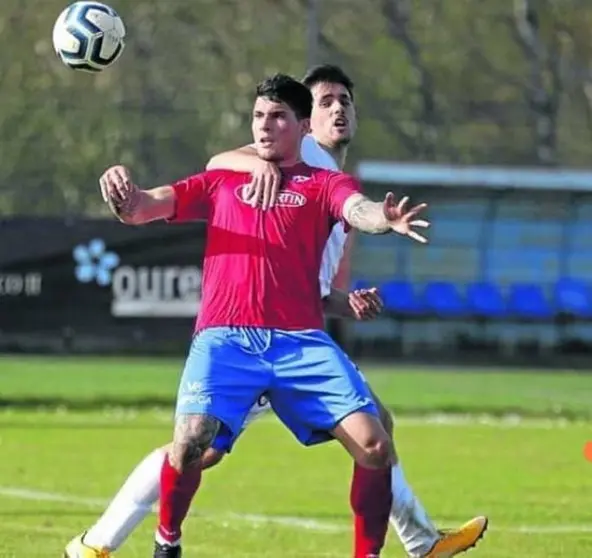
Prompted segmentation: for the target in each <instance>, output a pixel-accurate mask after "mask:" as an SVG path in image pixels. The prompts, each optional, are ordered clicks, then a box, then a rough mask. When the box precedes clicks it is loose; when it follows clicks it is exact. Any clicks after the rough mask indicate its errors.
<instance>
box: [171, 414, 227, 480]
mask: <svg viewBox="0 0 592 558" xmlns="http://www.w3.org/2000/svg"><path fill="white" fill-rule="evenodd" d="M219 427H220V422H219V421H218V420H217V419H216V418H214V417H211V416H208V415H180V416H179V417H178V418H177V421H176V424H175V434H174V437H173V447H172V450H171V452H170V454H169V460H170V462H171V465H172V466H173V467H175V469H177V470H178V471H183V470H186V469H188V468H191V467H195V466H197V465H200V464H201V458H202V456H203V455H204V453H205V452H206V450H207V449H208V448H209V447H210V445H211V443H212V441H213V440H214V437H215V436H216V433H217V432H218V429H219Z"/></svg>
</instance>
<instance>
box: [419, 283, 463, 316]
mask: <svg viewBox="0 0 592 558" xmlns="http://www.w3.org/2000/svg"><path fill="white" fill-rule="evenodd" d="M423 297H424V303H425V305H426V307H427V309H428V311H429V312H430V313H432V314H436V315H438V316H442V317H455V316H463V315H465V314H467V304H466V302H465V299H464V297H463V295H462V294H461V293H460V292H459V290H458V288H457V287H456V285H454V284H453V283H448V282H445V281H434V282H431V283H428V284H427V285H426V286H425V289H424V291H423Z"/></svg>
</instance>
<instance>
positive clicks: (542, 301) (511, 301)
mask: <svg viewBox="0 0 592 558" xmlns="http://www.w3.org/2000/svg"><path fill="white" fill-rule="evenodd" d="M508 308H509V310H510V313H511V314H512V315H514V316H516V317H518V318H528V319H549V318H551V317H553V315H554V312H553V308H552V307H551V304H550V302H549V301H548V300H547V298H546V297H545V293H544V292H543V288H542V287H541V286H540V285H534V284H530V283H516V284H514V285H511V286H510V291H509V293H508Z"/></svg>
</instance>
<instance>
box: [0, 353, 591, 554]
mask: <svg viewBox="0 0 592 558" xmlns="http://www.w3.org/2000/svg"><path fill="white" fill-rule="evenodd" d="M180 365H181V361H180V360H179V361H175V360H122V359H119V360H118V359H79V358H76V359H56V358H24V357H23V358H19V357H13V358H0V401H1V404H2V407H0V452H1V455H2V456H3V459H2V460H0V514H1V516H2V521H1V522H0V556H1V557H3V558H4V557H18V558H23V557H25V556H27V557H31V556H39V557H44V558H46V557H50V556H56V557H58V556H61V552H62V550H63V546H64V544H65V543H66V542H67V541H68V540H69V538H70V537H71V536H73V535H74V534H76V533H77V532H79V531H81V530H82V529H84V528H85V527H87V526H89V525H90V524H91V523H92V522H93V520H94V519H95V518H96V517H97V516H98V514H99V513H100V512H101V510H102V507H103V504H104V501H105V500H108V498H109V497H110V496H111V495H112V494H113V493H114V491H115V490H116V489H117V488H118V486H119V485H120V483H121V482H122V480H123V479H124V478H125V476H126V474H127V473H128V471H129V470H131V468H132V467H133V466H134V465H135V463H136V462H137V461H138V460H139V459H140V458H141V457H143V455H144V454H145V453H147V452H148V451H149V450H151V449H152V448H153V447H154V446H156V445H160V444H162V443H164V442H166V441H167V440H168V438H169V436H170V433H171V414H172V401H173V398H174V395H175V391H176V384H177V379H178V374H179V369H180ZM368 376H369V377H370V380H371V383H372V385H373V387H374V388H375V390H376V391H377V392H378V393H379V395H380V396H381V397H382V398H383V400H384V401H385V403H387V404H388V405H389V406H390V407H392V408H393V410H395V412H396V415H397V417H398V421H397V431H396V439H397V444H398V448H399V452H400V454H401V455H402V456H403V459H404V464H405V468H406V472H407V476H408V478H409V480H410V482H411V483H412V484H413V486H414V488H415V490H416V492H417V493H418V494H419V495H420V496H421V497H422V499H423V501H424V503H425V505H426V507H427V508H428V509H429V511H430V513H431V515H432V516H433V518H434V519H436V520H437V522H438V523H439V524H441V525H442V526H445V527H446V526H453V525H456V524H457V523H460V522H463V521H464V520H466V519H467V518H469V517H470V516H472V515H475V514H479V513H485V514H488V515H489V516H490V519H491V530H490V532H489V533H488V535H487V536H486V538H485V540H484V541H483V542H482V543H481V544H480V545H479V546H478V547H477V548H476V549H475V550H473V551H472V552H471V553H470V554H468V555H467V556H475V557H476V558H477V557H482V558H488V557H489V558H502V557H503V558H516V557H519V558H554V557H560V556H561V557H569V558H589V557H590V556H592V505H591V494H592V463H590V462H587V461H585V459H584V457H583V455H582V449H583V446H584V443H585V442H586V441H587V440H589V439H592V428H591V427H592V405H591V403H592V375H585V374H574V373H569V372H562V373H559V372H557V373H549V372H545V373H538V374H536V373H533V372H517V371H508V372H496V371H475V370H474V371H463V372H453V371H451V370H421V369H416V370H415V369H409V370H397V369H394V368H393V369H392V370H390V371H389V370H387V369H382V370H378V369H369V370H368ZM452 413H454V414H452ZM350 470H351V464H350V462H349V459H348V457H347V456H346V455H345V454H344V453H343V451H342V450H341V449H340V447H339V446H337V445H336V444H329V445H326V446H323V447H316V448H311V449H304V448H301V447H300V446H298V445H297V444H296V442H295V441H294V440H293V439H292V437H291V435H290V434H289V433H287V432H285V431H284V429H283V428H282V427H281V425H280V424H278V423H277V421H276V420H275V419H273V418H271V417H270V418H265V419H262V420H261V421H260V422H258V423H256V424H254V425H253V426H252V427H251V428H250V429H249V431H248V432H247V433H246V434H245V435H244V436H243V438H242V440H241V441H240V442H239V444H238V445H237V447H236V449H235V452H234V453H233V454H232V455H231V456H230V457H228V458H227V460H226V461H225V462H223V463H222V465H221V466H219V467H218V468H217V469H215V470H212V471H209V472H207V473H206V476H205V481H204V483H203V486H202V490H200V492H199V494H198V496H197V498H196V501H195V503H194V508H193V512H192V515H191V517H190V519H189V520H188V522H187V525H186V529H185V535H186V536H185V545H186V547H185V548H186V556H189V557H190V556H196V557H198V556H199V557H204V558H219V557H221V556H225V557H229V558H243V557H244V558H248V557H252V558H255V557H257V558H261V557H269V558H271V557H276V556H280V557H286V558H295V557H305V556H306V557H316V556H318V557H327V558H328V557H331V558H333V557H335V558H345V557H347V556H350V541H351V535H350V531H349V517H350V516H349V509H348V490H349V489H348V486H349V475H350ZM154 525H155V517H151V518H150V520H149V521H147V522H146V523H145V524H144V525H143V526H142V528H141V529H140V530H139V531H138V532H137V533H135V534H134V536H133V537H132V538H131V539H130V541H129V542H128V543H127V544H126V545H125V546H124V548H122V549H121V551H120V552H119V553H118V554H117V556H118V557H123V558H125V557H129V558H131V557H135V556H138V557H140V556H150V555H151V544H152V534H151V533H152V530H153V528H154ZM384 556H385V557H386V558H396V557H403V556H404V553H403V552H402V551H401V548H400V547H399V545H398V542H397V541H396V538H395V537H394V536H393V535H392V534H391V536H390V539H389V543H388V544H387V551H386V553H385V554H384Z"/></svg>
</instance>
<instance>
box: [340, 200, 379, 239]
mask: <svg viewBox="0 0 592 558" xmlns="http://www.w3.org/2000/svg"><path fill="white" fill-rule="evenodd" d="M343 217H344V219H345V220H346V221H347V222H348V223H349V224H350V225H351V226H352V227H353V228H354V229H358V230H359V231H362V232H365V233H368V234H384V233H386V232H389V230H390V225H389V222H388V221H387V219H386V216H385V214H384V204H383V202H375V201H372V200H371V199H369V198H367V197H366V196H364V195H363V194H355V195H353V196H351V197H349V198H348V199H347V200H346V202H345V204H344V206H343Z"/></svg>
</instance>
